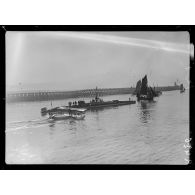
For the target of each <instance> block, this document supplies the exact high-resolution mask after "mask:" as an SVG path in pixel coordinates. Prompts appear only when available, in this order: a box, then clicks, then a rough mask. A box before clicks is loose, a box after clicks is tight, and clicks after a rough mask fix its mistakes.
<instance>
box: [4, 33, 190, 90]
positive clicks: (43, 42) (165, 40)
mask: <svg viewBox="0 0 195 195" xmlns="http://www.w3.org/2000/svg"><path fill="white" fill-rule="evenodd" d="M188 67H189V34H188V32H128V31H126V32H119V31H118V32H114V31H112V32H7V33H6V86H7V89H8V90H9V89H10V90H12V89H13V90H14V89H18V88H22V89H25V90H27V89H29V90H32V89H33V90H40V89H43V90H55V89H56V90H76V89H87V88H95V87H96V86H98V87H99V88H104V87H105V88H107V87H130V86H132V85H134V86H135V85H136V82H137V81H138V79H140V78H142V77H143V76H144V75H145V74H147V75H148V80H149V84H150V85H152V86H153V84H154V85H159V86H162V85H173V83H174V82H175V81H176V80H178V81H179V82H180V83H184V85H185V86H186V85H187V84H188V83H187V81H188V77H189V74H188V71H189V69H188Z"/></svg>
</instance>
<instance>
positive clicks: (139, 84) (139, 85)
mask: <svg viewBox="0 0 195 195" xmlns="http://www.w3.org/2000/svg"><path fill="white" fill-rule="evenodd" d="M141 85H142V82H141V80H139V81H138V82H137V85H136V88H135V91H134V92H133V94H137V93H140V90H141Z"/></svg>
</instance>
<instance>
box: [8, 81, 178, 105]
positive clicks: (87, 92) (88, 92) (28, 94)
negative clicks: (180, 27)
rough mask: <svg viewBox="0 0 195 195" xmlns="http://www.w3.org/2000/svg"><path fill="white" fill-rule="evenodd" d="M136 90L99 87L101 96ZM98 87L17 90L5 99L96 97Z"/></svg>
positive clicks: (168, 89) (174, 87) (26, 100)
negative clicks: (67, 89) (62, 89)
mask: <svg viewBox="0 0 195 195" xmlns="http://www.w3.org/2000/svg"><path fill="white" fill-rule="evenodd" d="M156 90H159V91H173V90H180V86H179V85H175V86H164V87H156ZM134 91H135V88H134V87H129V88H98V94H99V96H108V95H122V94H133V92H134ZM95 94H96V89H84V90H75V91H24V90H23V91H15V92H9V91H7V92H6V97H5V101H6V102H7V103H11V102H28V101H48V100H60V99H69V98H85V97H94V96H95Z"/></svg>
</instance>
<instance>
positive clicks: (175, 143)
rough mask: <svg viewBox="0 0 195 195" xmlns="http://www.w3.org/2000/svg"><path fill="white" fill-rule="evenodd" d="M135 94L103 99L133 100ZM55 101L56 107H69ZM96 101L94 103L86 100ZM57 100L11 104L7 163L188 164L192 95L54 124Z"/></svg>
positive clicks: (173, 95)
mask: <svg viewBox="0 0 195 195" xmlns="http://www.w3.org/2000/svg"><path fill="white" fill-rule="evenodd" d="M129 97H131V99H132V100H133V99H134V100H135V99H136V98H135V96H131V95H114V96H105V97H102V98H103V99H104V100H105V101H106V100H116V99H118V100H128V99H129ZM78 100H83V98H81V99H66V100H54V101H52V106H53V107H55V106H63V105H68V102H69V101H78ZM84 100H85V101H90V98H84ZM43 107H47V108H50V107H51V101H40V102H22V103H7V104H6V163H7V164H186V159H188V155H186V152H185V150H186V148H185V147H184V145H185V144H186V142H185V141H186V139H189V91H188V90H186V92H185V93H180V92H179V91H169V92H163V94H162V95H161V96H160V97H158V98H155V101H154V102H142V103H139V102H136V104H131V105H124V106H118V107H112V108H102V109H99V110H94V111H87V112H86V116H85V119H84V120H74V119H67V120H61V121H52V120H48V116H44V117H43V116H41V113H40V109H41V108H43Z"/></svg>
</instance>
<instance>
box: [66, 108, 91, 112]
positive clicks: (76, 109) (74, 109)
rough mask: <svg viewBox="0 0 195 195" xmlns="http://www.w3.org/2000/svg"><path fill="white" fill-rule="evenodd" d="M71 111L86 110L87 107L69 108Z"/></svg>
mask: <svg viewBox="0 0 195 195" xmlns="http://www.w3.org/2000/svg"><path fill="white" fill-rule="evenodd" d="M69 109H70V110H71V111H76V112H85V111H86V110H87V109H85V108H69Z"/></svg>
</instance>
